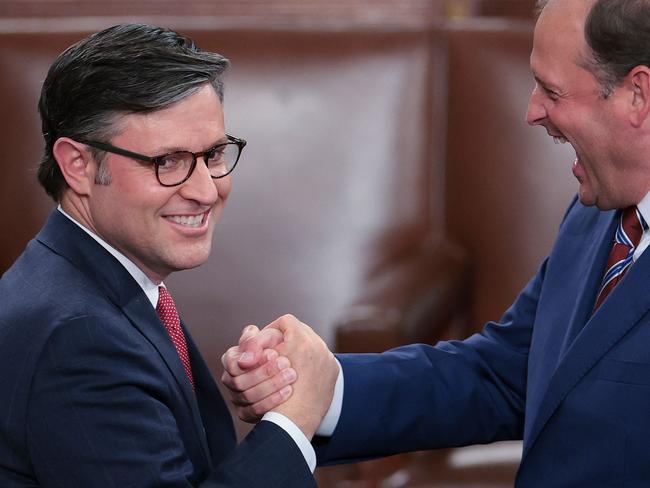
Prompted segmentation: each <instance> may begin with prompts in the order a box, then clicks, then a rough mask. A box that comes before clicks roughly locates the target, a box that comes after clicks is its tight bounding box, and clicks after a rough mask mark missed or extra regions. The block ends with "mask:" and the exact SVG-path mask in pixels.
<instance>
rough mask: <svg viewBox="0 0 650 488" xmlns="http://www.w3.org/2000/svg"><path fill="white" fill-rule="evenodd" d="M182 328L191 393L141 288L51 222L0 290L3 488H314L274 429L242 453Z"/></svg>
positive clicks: (77, 232)
mask: <svg viewBox="0 0 650 488" xmlns="http://www.w3.org/2000/svg"><path fill="white" fill-rule="evenodd" d="M184 330H185V334H186V336H187V342H188V350H189V354H190V360H191V364H192V372H193V376H194V380H195V383H196V392H193V391H192V388H191V386H190V384H189V380H188V378H187V376H186V374H185V371H184V370H183V366H182V364H181V361H180V359H179V357H178V354H177V353H176V350H175V348H174V345H173V344H172V342H171V340H170V338H169V336H168V335H167V332H166V331H165V329H164V327H163V325H162V324H161V322H160V319H159V318H158V315H157V314H156V311H155V310H154V309H153V307H152V306H151V303H150V302H149V301H148V299H147V297H146V296H145V294H144V292H143V291H142V289H141V288H140V287H139V286H138V284H137V283H136V282H135V280H134V279H133V278H132V277H131V275H130V274H129V273H128V272H127V271H126V270H125V269H124V267H123V266H122V265H121V264H120V263H119V262H118V261H117V260H116V259H115V258H114V257H113V256H111V255H110V253H108V252H107V251H106V250H105V249H104V248H102V247H101V246H100V245H99V244H98V243H97V242H95V241H94V240H93V239H92V238H91V237H90V236H88V235H87V234H86V233H85V232H84V231H83V230H81V229H80V228H79V227H78V226H77V225H75V224H74V223H73V222H71V221H69V220H68V219H67V218H66V217H65V216H63V215H62V214H61V213H60V212H58V211H54V212H52V214H51V215H50V217H49V219H48V221H47V222H46V224H45V226H44V227H43V229H42V230H41V231H40V233H39V234H38V235H37V236H36V238H35V239H33V240H32V241H31V242H30V243H29V244H28V246H27V248H26V249H25V251H24V253H23V254H22V255H21V256H20V257H19V259H18V260H17V261H16V262H15V263H14V265H13V266H12V267H11V268H10V269H9V270H8V271H7V272H6V273H5V274H4V275H3V276H2V279H1V280H0V370H1V371H2V374H0V486H2V487H3V488H11V487H21V488H22V487H43V488H46V487H47V488H50V487H52V488H55V487H56V488H71V487H79V488H92V487H97V488H99V487H101V488H109V487H116V488H127V487H133V488H136V487H137V488H144V487H152V488H153V487H156V488H167V487H169V488H171V487H174V488H176V487H178V488H180V487H198V486H200V487H204V488H207V487H210V488H226V487H228V488H233V487H237V488H239V487H260V486H265V487H296V488H298V487H301V488H302V487H310V486H315V483H314V480H313V477H312V475H311V473H310V471H309V468H308V466H307V464H306V462H305V460H304V458H303V456H302V454H301V453H300V451H299V449H298V448H297V446H296V445H295V443H294V442H293V440H292V439H291V438H290V436H289V435H288V434H287V433H286V432H284V431H283V430H282V429H280V428H279V427H278V426H276V425H275V424H272V423H270V422H261V423H260V424H258V425H257V426H256V427H255V428H254V429H253V430H252V431H251V433H250V434H249V435H248V436H247V437H246V438H245V439H244V440H243V441H242V442H241V443H240V444H239V445H236V438H235V432H234V428H233V423H232V419H231V417H230V414H229V412H228V409H227V408H226V405H225V403H224V401H223V399H222V397H221V395H220V393H219V391H218V389H217V386H216V384H215V382H214V380H213V378H212V375H211V374H210V371H209V370H208V368H207V366H206V364H205V362H204V360H203V359H202V357H201V355H200V353H199V350H198V349H197V347H196V345H195V344H194V343H193V341H192V338H191V336H190V335H189V333H188V332H187V329H184Z"/></svg>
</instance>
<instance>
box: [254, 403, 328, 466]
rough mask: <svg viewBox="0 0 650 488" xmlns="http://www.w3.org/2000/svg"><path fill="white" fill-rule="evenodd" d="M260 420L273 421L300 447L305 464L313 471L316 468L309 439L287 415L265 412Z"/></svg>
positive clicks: (314, 456)
mask: <svg viewBox="0 0 650 488" xmlns="http://www.w3.org/2000/svg"><path fill="white" fill-rule="evenodd" d="M262 420H266V421H267V422H273V423H274V424H276V425H277V426H278V427H280V428H281V429H282V430H284V431H285V432H286V433H287V434H289V436H290V437H291V438H292V439H293V441H294V442H295V443H296V445H297V446H298V449H300V452H302V455H303V457H304V458H305V461H306V462H307V466H309V470H310V471H311V472H312V473H313V472H314V470H315V469H316V452H315V451H314V448H313V447H312V445H311V443H310V442H309V439H307V437H306V436H305V434H303V432H302V430H300V429H299V428H298V426H297V425H296V424H294V423H293V422H292V421H291V420H289V418H288V417H285V416H284V415H282V414H281V413H277V412H267V413H265V414H264V416H263V417H262Z"/></svg>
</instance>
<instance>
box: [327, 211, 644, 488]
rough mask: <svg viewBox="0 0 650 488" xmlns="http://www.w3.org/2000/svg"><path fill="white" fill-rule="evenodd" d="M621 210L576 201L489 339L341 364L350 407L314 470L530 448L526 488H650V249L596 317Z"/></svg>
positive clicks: (524, 465) (522, 482) (520, 478)
mask: <svg viewBox="0 0 650 488" xmlns="http://www.w3.org/2000/svg"><path fill="white" fill-rule="evenodd" d="M618 215H619V213H618V212H616V211H606V212H602V211H599V210H598V209H596V208H595V207H585V206H583V205H582V204H580V202H578V201H577V200H574V202H573V203H572V205H571V206H570V208H569V210H568V211H567V214H566V215H565V218H564V220H563V222H562V225H561V227H560V232H559V236H558V238H557V240H556V242H555V244H554V247H553V249H552V251H551V253H550V255H549V256H548V257H547V258H546V259H545V261H544V262H543V264H542V265H541V267H540V268H539V270H538V272H537V274H536V275H535V276H534V277H533V279H532V280H531V281H530V282H529V283H528V284H527V286H526V287H525V288H524V289H523V290H522V292H521V293H520V295H519V296H518V297H517V299H516V301H515V302H514V304H513V305H512V306H511V307H510V308H509V309H508V310H507V311H506V313H505V314H504V315H503V317H502V318H501V320H500V321H498V322H490V323H488V324H486V326H485V327H484V329H483V330H482V332H481V333H479V334H475V335H473V336H471V337H469V338H468V339H466V340H464V341H448V342H441V343H438V344H437V345H436V346H427V345H412V346H407V347H402V348H398V349H394V350H391V351H388V352H385V353H382V354H351V355H339V356H338V359H339V361H340V362H341V364H342V367H343V371H344V374H345V394H344V398H343V409H342V413H341V418H340V421H339V424H338V425H337V428H336V430H335V432H334V435H333V436H332V437H331V438H328V439H318V448H317V456H318V460H319V463H321V464H322V463H336V462H342V461H350V460H360V459H366V458H369V457H374V456H379V455H387V454H392V453H397V452H403V451H410V450H421V449H431V448H437V447H448V446H462V445H468V444H476V443H489V442H493V441H498V440H507V439H523V457H522V461H521V464H520V467H519V471H518V474H517V479H516V486H518V487H527V488H528V487H545V488H547V487H554V488H558V487H614V486H616V487H637V486H650V314H649V313H648V312H649V311H650V251H646V252H644V253H643V254H642V255H641V257H640V258H639V259H638V260H637V262H636V263H635V264H633V265H632V267H631V268H630V269H629V271H628V272H627V275H626V276H625V277H624V278H623V280H622V281H621V282H620V283H619V284H618V285H617V286H616V288H615V289H614V290H613V292H612V293H611V294H610V295H609V297H608V298H607V299H606V301H605V302H604V303H603V304H602V306H601V307H600V308H599V309H598V310H597V311H596V312H595V313H593V306H594V302H595V299H596V293H597V292H598V288H599V285H600V282H601V279H602V275H603V271H604V267H605V264H606V261H607V256H608V254H609V251H610V249H611V245H612V242H613V236H614V232H615V230H616V225H617V223H618V222H617V220H618V219H617V216H618Z"/></svg>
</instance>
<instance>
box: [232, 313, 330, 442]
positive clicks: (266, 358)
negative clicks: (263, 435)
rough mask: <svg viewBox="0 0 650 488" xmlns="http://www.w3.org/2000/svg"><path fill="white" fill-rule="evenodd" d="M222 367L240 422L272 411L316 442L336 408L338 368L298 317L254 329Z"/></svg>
mask: <svg viewBox="0 0 650 488" xmlns="http://www.w3.org/2000/svg"><path fill="white" fill-rule="evenodd" d="M221 362H222V364H223V367H224V373H223V375H222V377H221V380H222V381H223V383H224V385H225V386H226V388H227V389H228V392H229V396H230V401H231V402H232V403H233V405H234V406H235V410H236V413H237V416H238V417H239V418H240V419H242V420H244V421H245V422H251V423H254V422H257V421H259V420H260V419H261V417H262V416H263V415H264V414H265V413H266V412H269V411H273V412H277V413H280V414H282V415H284V416H286V417H287V418H289V419H290V420H291V421H292V422H293V423H294V424H296V426H298V428H299V429H300V430H302V432H303V433H304V434H305V436H306V437H307V438H308V439H311V438H312V437H313V436H314V433H315V432H316V430H317V429H318V426H319V425H320V423H321V420H322V419H323V416H324V415H325V414H326V413H327V411H328V409H329V407H330V404H331V402H332V395H333V393H334V385H335V383H336V380H337V377H338V374H339V366H338V363H337V361H336V359H335V358H334V355H333V354H332V353H331V352H330V350H329V349H328V348H327V345H326V344H325V342H324V341H323V340H322V339H321V338H320V337H319V336H318V335H317V334H316V333H315V332H314V331H313V330H312V329H311V327H309V326H308V325H306V324H304V323H302V322H300V321H299V320H298V319H297V318H296V317H294V316H293V315H284V316H282V317H280V318H279V319H277V320H275V321H274V322H271V323H270V324H269V325H267V326H266V327H264V328H263V329H262V330H259V329H258V328H257V327H256V326H254V325H249V326H248V327H246V328H245V329H244V330H243V331H242V335H241V338H240V339H239V344H238V345H237V346H234V347H231V348H230V349H228V350H227V351H226V353H225V354H224V355H223V356H222V357H221Z"/></svg>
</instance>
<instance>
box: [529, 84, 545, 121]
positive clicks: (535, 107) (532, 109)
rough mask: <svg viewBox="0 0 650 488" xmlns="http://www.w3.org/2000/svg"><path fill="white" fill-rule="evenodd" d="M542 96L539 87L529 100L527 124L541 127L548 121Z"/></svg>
mask: <svg viewBox="0 0 650 488" xmlns="http://www.w3.org/2000/svg"><path fill="white" fill-rule="evenodd" d="M541 98H542V94H541V93H540V91H539V88H538V87H535V88H534V89H533V93H531V94H530V99H529V100H528V109H527V110H526V122H528V123H529V124H530V125H540V124H541V123H542V122H543V121H544V119H546V109H545V108H544V104H543V103H542V100H541Z"/></svg>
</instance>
